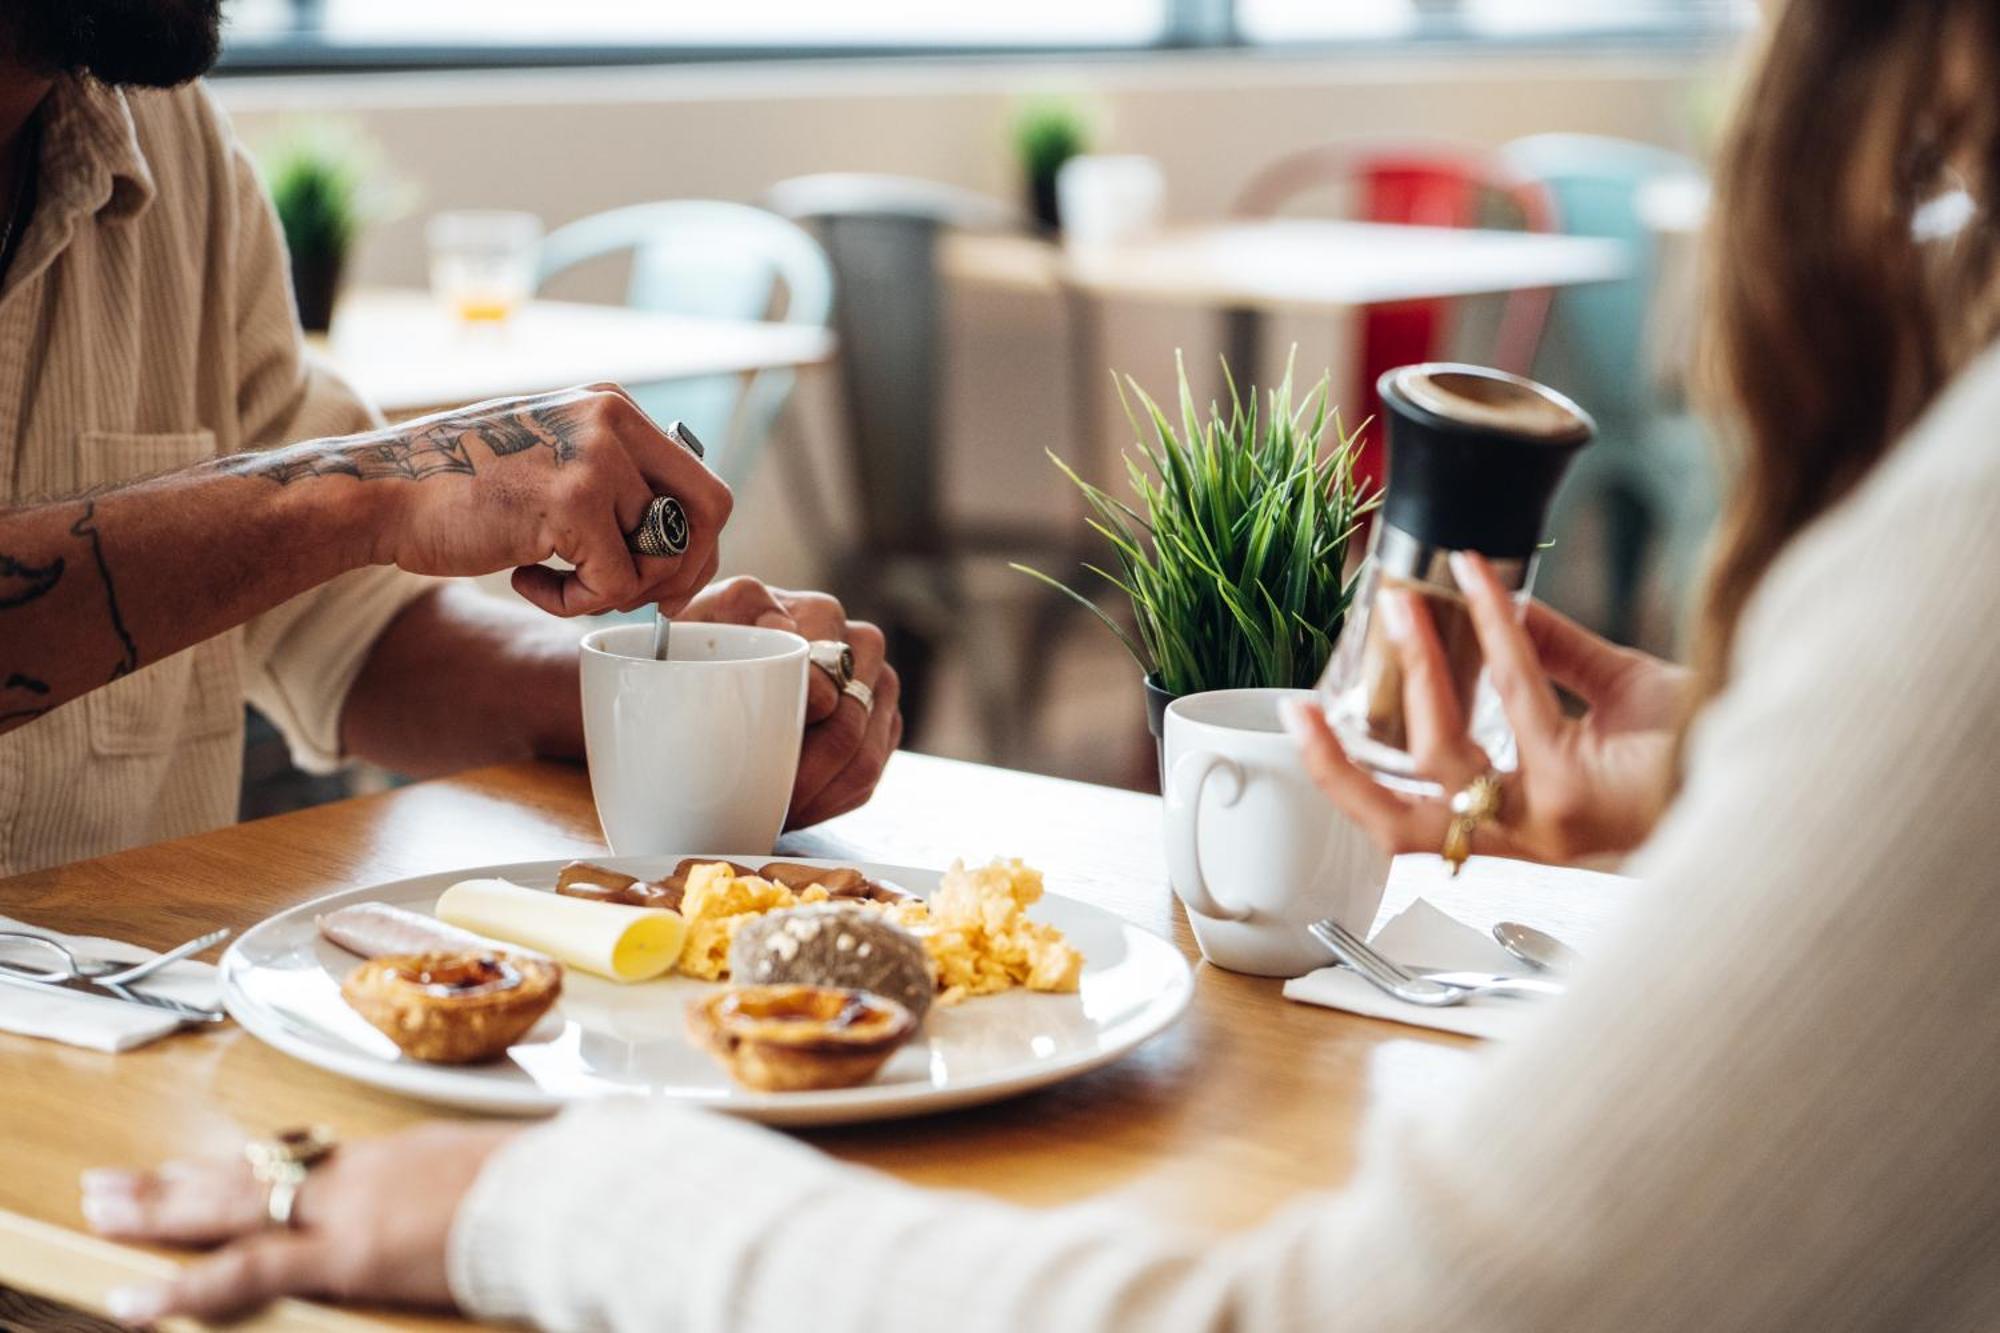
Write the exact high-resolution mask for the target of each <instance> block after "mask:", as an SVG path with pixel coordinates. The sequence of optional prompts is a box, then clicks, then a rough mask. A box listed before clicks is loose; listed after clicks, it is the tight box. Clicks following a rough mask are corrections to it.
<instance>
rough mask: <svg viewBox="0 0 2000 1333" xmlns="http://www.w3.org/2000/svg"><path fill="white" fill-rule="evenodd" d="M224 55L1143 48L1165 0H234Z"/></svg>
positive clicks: (1162, 18) (1159, 30) (1160, 25)
mask: <svg viewBox="0 0 2000 1333" xmlns="http://www.w3.org/2000/svg"><path fill="white" fill-rule="evenodd" d="M226 12H227V13H228V14H229V16H230V25H229V33H228V41H229V48H230V52H231V54H232V55H237V56H246V55H247V56H255V55H257V54H259V53H260V52H262V53H271V52H276V51H281V50H282V51H289V52H292V53H303V52H305V51H307V50H315V49H316V50H319V51H322V52H325V53H327V54H334V53H336V52H347V53H352V54H365V53H366V52H368V51H370V50H373V51H375V52H378V53H379V52H383V51H390V50H396V51H403V52H407V53H412V54H414V53H417V52H421V51H426V50H428V51H432V52H436V53H439V54H443V53H447V52H449V53H454V54H457V55H466V56H469V55H472V54H474V53H476V52H477V51H478V50H479V49H482V48H483V49H486V50H489V51H491V52H493V53H494V54H496V55H500V56H505V55H507V54H508V53H510V52H511V53H515V54H519V53H521V52H526V51H540V52H554V51H559V50H562V49H565V48H572V49H584V48H588V49H593V50H596V51H599V52H602V51H604V50H605V49H607V48H632V49H634V50H635V51H652V52H662V51H667V50H672V49H675V48H683V49H686V50H688V51H690V52H699V51H702V50H718V49H721V50H730V51H736V50H754V49H758V48H771V49H776V50H793V51H796V50H805V49H823V50H828V51H841V50H857V49H858V50H894V49H896V48H910V49H916V50H934V49H950V48H975V49H976V48H996V47H997V48H1036V47H1105V46H1112V47H1115V46H1148V45H1153V44H1156V43H1158V42H1160V41H1161V40H1162V39H1163V37H1164V36H1165V34H1166V12H1167V11H1166V4H1165V0H1089V3H1086V4H1078V3H1076V0H1010V3H1008V4H1006V5H958V4H949V3H944V4H941V3H938V2H937V0H838V3H828V0H736V3H734V4H729V5H686V4H635V3H633V0H563V3H561V4H550V3H548V0H423V2H422V3H420V4H412V3H410V2H409V0H238V3H237V4H235V5H234V6H232V7H231V8H230V9H229V10H228V11H226Z"/></svg>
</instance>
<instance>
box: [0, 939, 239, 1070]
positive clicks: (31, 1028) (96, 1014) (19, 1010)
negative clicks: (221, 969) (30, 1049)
mask: <svg viewBox="0 0 2000 1333" xmlns="http://www.w3.org/2000/svg"><path fill="white" fill-rule="evenodd" d="M0 930H22V931H26V932H28V933H29V934H31V935H40V936H43V937H44V938H47V939H52V940H55V941H56V942H57V943H59V944H63V945H66V946H67V947H68V948H70V949H72V950H74V951H75V953H76V954H77V956H78V957H81V958H109V959H113V960H115V961H118V962H132V963H138V962H143V961H144V960H146V959H148V958H151V957H153V951H152V950H150V949H141V948H139V947H138V946H137V945H133V944H124V943H121V942H119V941H118V940H105V939H98V938H96V937H94V936H90V935H63V934H59V933H57V932H56V931H53V930H43V929H41V928H40V927H39V926H31V925H28V924H26V923H24V922H20V921H15V920H12V919H10V918H8V917H4V916H0ZM33 948H34V946H33V945H18V944H17V945H15V946H14V947H13V949H12V950H10V951H9V952H8V953H7V957H8V958H9V959H10V960H13V959H19V960H23V961H28V962H30V963H31V965H39V963H40V958H39V957H38V956H37V955H36V954H31V953H30V952H29V950H32V949H33ZM135 989H138V990H144V991H147V992H149V993H151V994H155V995H164V996H166V997H168V998H169V999H174V1000H181V1001H183V1002H185V1003H187V1004H194V1005H200V1006H202V1007H203V1008H211V1007H213V1006H214V1005H215V1004H216V1003H217V1002H218V993H219V992H218V988H217V986H216V980H215V968H214V966H213V965H211V964H209V963H197V962H192V961H183V962H179V963H174V964H172V965H170V966H168V967H164V968H162V969H160V970H159V971H158V972H155V973H154V974H153V975H152V976H150V977H147V978H146V979H145V980H143V981H141V982H140V983H139V984H138V985H137V986H136V987H135ZM180 1025H181V1024H180V1021H179V1020H178V1019H176V1018H175V1017H174V1016H173V1015H172V1014H169V1013H167V1012H165V1011H164V1010H155V1009H142V1008H140V1007H139V1006H138V1005H135V1004H125V1003H122V1002H120V1001H118V1000H113V999H109V998H107V999H101V1000H100V999H94V998H92V997H91V996H89V995H85V994H83V993H81V992H79V991H72V990H58V989H57V988H55V987H53V986H51V987H46V988H44V987H29V986H16V985H14V984H12V983H11V982H9V983H0V1032H14V1033H19V1034H20V1035H21V1036H24V1037H43V1038H46V1039H47V1040H49V1041H60V1042H66V1043H68V1044H69V1045H71V1046H82V1047H86V1048H88V1049H90V1050H93V1051H129V1050H131V1049H132V1048H133V1047H135V1046H144V1045H145V1044H146V1043H147V1042H149V1041H157V1040H158V1039H159V1038H161V1037H164V1036H165V1035H167V1034H168V1033H169V1032H172V1031H174V1030H175V1029H177V1028H178V1027H180Z"/></svg>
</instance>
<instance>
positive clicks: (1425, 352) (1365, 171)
mask: <svg viewBox="0 0 2000 1333" xmlns="http://www.w3.org/2000/svg"><path fill="white" fill-rule="evenodd" d="M1338 188H1344V189H1346V190H1347V192H1348V194H1349V201H1348V209H1347V215H1348V216H1350V217H1352V218H1354V219H1356V220H1358V221H1366V222H1388V223H1400V224H1403V225H1406V226H1421V227H1479V226H1511V227H1515V228H1518V229H1520V230H1524V231H1544V232H1545V231H1554V230H1556V218H1555V208H1554V205H1553V204H1552V203H1551V201H1550V199H1549V196H1548V192H1547V191H1546V189H1545V188H1544V187H1543V186H1542V185H1541V184H1539V183H1538V182H1535V181H1532V180H1529V179H1527V178H1526V177H1521V176H1516V175H1514V174H1513V173H1511V172H1509V171H1508V170H1507V169H1506V168H1505V167H1503V166H1501V165H1500V164H1498V163H1496V162H1494V161H1492V160H1490V159H1488V158H1487V157H1485V156H1484V155H1482V154H1481V153H1480V152H1479V151H1478V150H1476V149H1468V148H1464V147H1460V146H1458V145H1455V144H1435V143H1421V142H1418V143H1412V142H1410V141H1408V140H1398V141H1394V142H1384V141H1373V140H1349V141H1344V142H1339V143H1331V144H1323V145H1321V146H1319V147H1317V148H1308V149H1304V150H1303V151H1300V152H1297V153H1292V154H1290V155H1288V156H1286V157H1282V158H1279V159H1278V160H1277V161H1276V162H1273V163H1271V164H1270V165H1269V166H1267V167H1265V168H1264V169H1263V170H1262V171H1260V172H1258V173H1257V175H1256V176H1255V177H1253V178H1252V179H1251V181H1250V184H1249V185H1248V186H1247V187H1245V189H1244V190H1243V193H1242V194H1241V195H1240V196H1238V198H1237V201H1236V206H1235V209H1234V210H1233V211H1234V213H1235V214H1236V216H1238V217H1245V218H1267V217H1273V216H1276V215H1277V214H1278V213H1279V212H1281V211H1283V210H1285V209H1286V207H1287V206H1288V205H1291V204H1293V203H1295V202H1296V201H1298V200H1299V199H1300V197H1301V196H1304V195H1308V194H1312V193H1314V192H1318V191H1325V190H1330V189H1338ZM1550 296H1551V293H1550V292H1549V290H1548V289H1547V288H1539V289H1535V290H1531V291H1518V292H1514V293H1511V294H1510V295H1509V297H1508V299H1507V305H1506V308H1505V310H1504V312H1503V313H1502V316H1501V320H1500V326H1499V331H1498V333H1497V334H1496V336H1495V338H1494V344H1493V352H1492V356H1491V358H1490V363H1491V364H1492V365H1495V366H1498V367H1499V368H1500V369H1502V370H1511V371H1514V372H1515V373H1517V374H1526V373H1527V372H1528V370H1529V368H1530V367H1531V366H1532V365H1533V364H1534V360H1535V348H1536V346H1537V344H1539V343H1540V341H1541V336H1542V326H1543V324H1544V322H1545V321H1546V320H1547V318H1548V312H1549V300H1550ZM1452 314H1453V302H1452V301H1450V300H1448V299H1438V300H1419V301H1399V302H1395V303H1393V304H1389V305H1377V306H1370V307H1368V308H1367V309H1366V310H1365V311H1363V312H1362V314H1361V318H1360V319H1359V320H1358V321H1357V324H1356V334H1357V339H1358V349H1357V350H1358V357H1357V361H1358V365H1357V366H1356V370H1357V372H1358V374H1359V380H1358V382H1357V383H1356V384H1354V385H1353V386H1352V388H1351V390H1350V392H1349V393H1348V394H1347V395H1346V396H1345V398H1344V399H1343V401H1344V402H1346V403H1350V404H1356V405H1359V406H1360V407H1361V408H1362V409H1363V410H1364V411H1366V412H1367V414H1368V416H1369V419H1370V420H1369V426H1368V428H1367V432H1366V434H1365V436H1364V440H1363V445H1362V454H1361V468H1360V472H1361V475H1362V476H1363V477H1364V478H1365V479H1366V480H1368V481H1369V482H1375V481H1378V480H1380V478H1381V476H1382V444H1381V431H1380V428H1379V426H1378V425H1377V424H1376V423H1377V422H1378V421H1379V419H1380V416H1381V411H1382V404H1381V402H1380V400H1379V399H1378V398H1377V397H1376V394H1375V381H1376V380H1377V379H1378V378H1379V377H1380V376H1381V374H1382V372H1383V371H1385V370H1391V369H1394V368H1395V367H1397V366H1403V365H1408V364H1410V363H1411V362H1415V361H1430V360H1435V359H1436V358H1437V357H1438V356H1439V354H1440V353H1441V352H1442V351H1443V345H1444V340H1445V337H1446V336H1447V335H1448V333H1449V332H1450V330H1451V327H1452Z"/></svg>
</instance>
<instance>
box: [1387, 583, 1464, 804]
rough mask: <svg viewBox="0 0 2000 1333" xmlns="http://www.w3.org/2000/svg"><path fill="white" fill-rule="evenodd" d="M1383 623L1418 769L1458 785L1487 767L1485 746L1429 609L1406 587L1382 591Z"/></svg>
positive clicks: (1438, 780) (1439, 781)
mask: <svg viewBox="0 0 2000 1333" xmlns="http://www.w3.org/2000/svg"><path fill="white" fill-rule="evenodd" d="M1378 609H1379V610H1380V612H1381V615H1382V626H1383V629H1384V630H1385V631H1386V632H1387V633H1388V635H1389V641H1390V642H1391V643H1392V644H1394V645H1395V648H1396V659H1397V662H1398V664H1399V665H1400V666H1401V667H1402V674H1403V720H1404V725H1405V726H1406V727H1407V728H1408V731H1409V747H1410V757H1411V758H1412V759H1414V760H1415V761H1416V765H1417V771H1418V772H1419V773H1421V774H1423V776H1425V777H1426V778H1429V779H1430V780H1432V781H1433V782H1436V783H1437V784H1438V785H1439V786H1442V787H1444V788H1446V789H1447V790H1456V789H1457V788H1459V787H1462V786H1464V785H1465V784H1466V783H1468V782H1470V781H1472V779H1473V778H1475V777H1477V776H1478V775H1479V774H1481V773H1483V772H1485V771H1486V766H1487V759H1486V752H1485V751H1484V750H1482V749H1480V748H1479V747H1478V746H1477V745H1475V744H1473V742H1472V738H1471V737H1470V736H1469V735H1467V733H1466V726H1465V710H1464V708H1463V707H1462V706H1461V705H1460V704H1459V701H1458V691H1457V689H1456V687H1454V686H1453V684H1452V679H1451V666H1450V664H1449V663H1448V662H1447V661H1446V660H1445V655H1444V644H1443V642H1442V641H1440V640H1439V638H1438V633H1437V623H1436V622H1435V621H1433V620H1432V619H1431V616H1430V612H1429V611H1428V610H1426V609H1425V608H1424V606H1423V604H1422V603H1421V602H1420V601H1419V600H1418V599H1417V598H1416V597H1414V596H1412V595H1411V594H1409V593H1407V592H1400V591H1391V592H1385V593H1384V594H1383V595H1382V599H1381V602H1380V603H1379V608H1378Z"/></svg>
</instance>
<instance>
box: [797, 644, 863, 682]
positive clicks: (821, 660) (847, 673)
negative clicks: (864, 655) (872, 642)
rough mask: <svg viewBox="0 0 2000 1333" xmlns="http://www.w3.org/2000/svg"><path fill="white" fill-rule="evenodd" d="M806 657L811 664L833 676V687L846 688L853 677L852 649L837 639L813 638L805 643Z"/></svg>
mask: <svg viewBox="0 0 2000 1333" xmlns="http://www.w3.org/2000/svg"><path fill="white" fill-rule="evenodd" d="M806 657H807V659H808V660H809V661H811V662H812V664H813V665H814V666H816V667H818V668H819V669H820V670H821V671H824V672H826V674H827V675H829V676H831V677H833V687H834V688H835V689H837V690H844V689H846V688H847V682H848V681H850V680H853V679H854V649H852V648H850V647H848V646H847V645H846V644H844V643H842V642H841V641H840V640H839V639H814V640H813V641H812V642H811V643H809V644H807V645H806Z"/></svg>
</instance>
